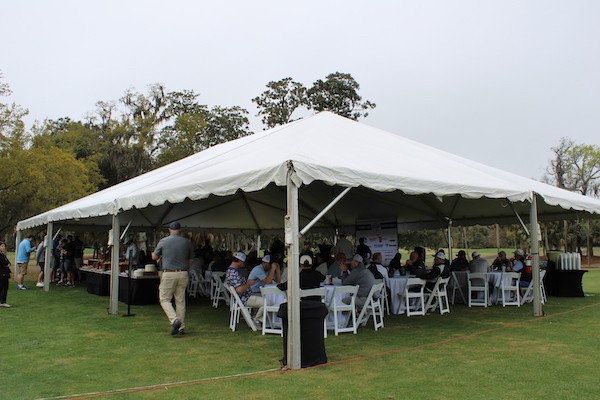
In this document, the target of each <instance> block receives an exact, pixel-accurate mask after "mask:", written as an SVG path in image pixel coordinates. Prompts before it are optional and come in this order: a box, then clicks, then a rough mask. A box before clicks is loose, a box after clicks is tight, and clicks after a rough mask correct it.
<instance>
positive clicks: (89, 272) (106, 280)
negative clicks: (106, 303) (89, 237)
mask: <svg viewBox="0 0 600 400" xmlns="http://www.w3.org/2000/svg"><path fill="white" fill-rule="evenodd" d="M80 270H81V272H83V274H84V275H85V282H86V284H87V291H88V293H91V294H96V295H98V296H108V295H109V294H110V271H103V270H101V269H97V268H88V267H82V268H80Z"/></svg>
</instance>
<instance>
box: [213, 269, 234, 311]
mask: <svg viewBox="0 0 600 400" xmlns="http://www.w3.org/2000/svg"><path fill="white" fill-rule="evenodd" d="M223 276H225V272H213V273H212V276H211V277H210V279H211V288H210V297H211V299H212V306H213V307H214V308H218V307H219V301H220V300H223V301H225V304H230V298H229V297H230V296H229V294H228V291H227V290H226V289H225V285H224V284H223V280H222V279H221V277H223Z"/></svg>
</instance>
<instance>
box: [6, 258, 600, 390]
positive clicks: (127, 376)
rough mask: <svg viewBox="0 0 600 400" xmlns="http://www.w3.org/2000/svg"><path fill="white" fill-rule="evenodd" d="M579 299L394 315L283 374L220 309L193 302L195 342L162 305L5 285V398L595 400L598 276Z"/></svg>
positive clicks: (263, 347)
mask: <svg viewBox="0 0 600 400" xmlns="http://www.w3.org/2000/svg"><path fill="white" fill-rule="evenodd" d="M28 277H29V278H31V277H32V275H31V274H30V275H29V276H28ZM30 283H32V282H30ZM30 286H31V285H30ZM584 289H585V291H586V293H587V294H588V296H586V297H584V298H555V297H551V298H550V299H549V302H548V304H547V305H546V306H545V307H544V311H545V312H546V315H547V316H546V317H544V318H536V317H533V315H532V306H531V305H526V306H525V307H521V308H516V307H510V308H502V307H500V306H494V307H491V308H487V309H481V308H473V309H469V308H468V307H465V306H463V305H456V306H453V307H451V308H452V312H451V313H450V314H446V315H444V316H440V315H439V314H431V315H427V316H425V317H410V318H407V317H406V316H389V317H388V316H386V320H385V324H386V325H385V328H383V329H382V330H380V331H378V332H374V331H373V329H372V324H370V325H368V326H367V327H361V328H360V330H359V332H358V334H357V335H352V334H340V336H338V337H335V336H333V335H330V336H329V337H328V338H327V339H326V342H325V343H326V350H327V355H328V357H329V361H330V363H329V364H327V365H325V366H321V367H318V368H312V369H304V370H300V371H291V372H285V373H283V372H280V371H278V370H277V367H278V365H279V363H278V360H279V359H280V358H281V356H282V339H281V338H280V337H278V336H274V335H270V336H261V335H260V334H257V333H254V332H252V331H250V330H249V329H248V328H247V327H246V326H245V325H243V324H242V325H239V329H238V331H237V332H231V331H230V330H229V329H228V328H227V325H228V310H227V309H226V307H224V306H221V307H220V308H219V309H214V308H212V307H211V306H210V304H209V302H208V300H206V299H197V300H196V299H191V300H190V301H189V303H188V313H187V322H186V323H187V327H186V331H187V335H186V337H183V338H173V337H171V336H170V335H169V326H168V323H167V320H166V317H165V316H164V314H163V312H162V310H161V308H160V306H158V305H149V306H132V312H133V313H135V314H136V315H135V316H134V317H129V318H124V317H122V316H121V315H109V314H108V313H107V307H108V298H107V297H99V296H95V295H91V294H88V293H87V292H86V290H85V287H84V286H79V287H76V288H74V289H73V288H65V287H55V286H53V287H52V288H51V291H50V292H48V293H46V292H43V291H40V290H35V289H33V290H29V291H18V290H16V288H15V284H14V283H11V288H10V290H9V295H8V296H9V297H8V302H9V303H10V304H12V305H13V307H12V308H10V309H0V323H1V325H2V328H1V329H0V349H1V351H0V366H1V367H2V373H1V374H0V388H1V389H0V398H1V399H35V398H48V397H57V396H67V398H90V397H91V396H74V395H76V394H85V393H95V392H102V393H104V392H110V391H114V390H119V389H128V388H142V387H152V388H151V389H149V390H138V389H136V390H133V391H130V392H127V393H120V394H108V393H104V394H102V395H100V396H99V397H97V398H110V399H140V398H142V399H202V398H211V399H231V398H244V399H263V398H275V397H278V398H335V399H354V398H364V399H371V398H373V399H400V398H402V399H457V398H461V399H482V398H485V399H528V398H547V399H595V398H597V397H598V395H597V389H598V360H599V359H600V349H599V346H598V345H597V342H598V338H599V336H600V335H599V333H598V332H600V307H599V306H600V270H592V271H590V272H588V273H587V274H586V275H585V278H584ZM120 307H121V313H125V312H126V306H125V305H124V304H122V303H121V305H120ZM260 371H263V372H262V373H258V374H253V375H249V376H239V377H231V376H234V375H238V374H251V373H256V372H260ZM264 371H267V372H264ZM218 377H229V378H221V379H216V378H218ZM172 382H186V383H185V384H180V385H168V383H172ZM156 385H158V386H156ZM161 385H162V386H161Z"/></svg>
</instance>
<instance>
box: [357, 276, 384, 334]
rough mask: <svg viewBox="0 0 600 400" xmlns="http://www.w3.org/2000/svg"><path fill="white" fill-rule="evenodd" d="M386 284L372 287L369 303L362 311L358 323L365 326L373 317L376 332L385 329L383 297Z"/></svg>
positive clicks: (381, 283)
mask: <svg viewBox="0 0 600 400" xmlns="http://www.w3.org/2000/svg"><path fill="white" fill-rule="evenodd" d="M384 288H385V284H384V283H383V282H380V283H376V284H374V285H373V286H372V287H371V290H370V291H369V295H368V296H367V301H366V302H365V304H364V305H363V307H362V310H360V314H359V315H358V320H357V323H358V324H359V325H360V324H362V325H363V326H365V325H366V324H367V322H369V318H370V317H371V316H373V327H374V328H375V330H377V329H379V328H383V308H384V307H383V296H384V293H385V291H384Z"/></svg>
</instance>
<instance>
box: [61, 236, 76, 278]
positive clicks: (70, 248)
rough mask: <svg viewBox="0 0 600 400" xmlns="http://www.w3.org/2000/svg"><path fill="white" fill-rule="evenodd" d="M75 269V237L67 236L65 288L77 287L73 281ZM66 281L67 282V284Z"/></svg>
mask: <svg viewBox="0 0 600 400" xmlns="http://www.w3.org/2000/svg"><path fill="white" fill-rule="evenodd" d="M74 269H75V242H74V241H73V236H71V235H68V236H67V243H66V246H65V247H64V248H63V270H64V271H65V274H66V278H63V283H64V284H65V286H71V287H73V286H75V279H73V270H74ZM65 279H66V282H65Z"/></svg>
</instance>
